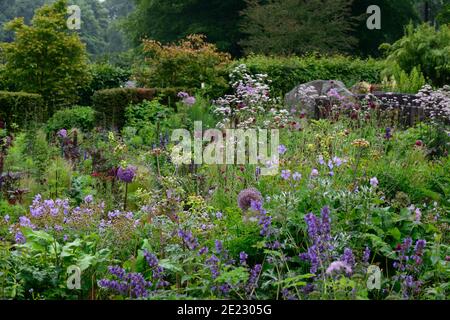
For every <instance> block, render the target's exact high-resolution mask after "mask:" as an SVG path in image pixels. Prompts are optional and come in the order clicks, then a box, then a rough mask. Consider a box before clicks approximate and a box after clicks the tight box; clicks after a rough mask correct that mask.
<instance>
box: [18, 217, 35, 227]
mask: <svg viewBox="0 0 450 320" xmlns="http://www.w3.org/2000/svg"><path fill="white" fill-rule="evenodd" d="M19 224H20V226H21V227H28V228H31V229H34V228H35V225H33V224H32V223H31V220H30V219H29V218H27V217H25V216H22V217H20V218H19Z"/></svg>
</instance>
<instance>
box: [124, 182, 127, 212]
mask: <svg viewBox="0 0 450 320" xmlns="http://www.w3.org/2000/svg"><path fill="white" fill-rule="evenodd" d="M127 199H128V183H125V199H124V201H123V211H127Z"/></svg>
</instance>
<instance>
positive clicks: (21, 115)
mask: <svg viewBox="0 0 450 320" xmlns="http://www.w3.org/2000/svg"><path fill="white" fill-rule="evenodd" d="M0 120H1V121H4V122H5V123H6V126H7V127H11V125H12V124H13V123H15V124H17V125H18V126H19V127H24V126H26V125H27V124H29V123H31V122H36V123H41V122H44V121H45V120H47V110H46V107H45V104H44V100H43V99H42V96H41V95H39V94H34V93H26V92H8V91H0Z"/></svg>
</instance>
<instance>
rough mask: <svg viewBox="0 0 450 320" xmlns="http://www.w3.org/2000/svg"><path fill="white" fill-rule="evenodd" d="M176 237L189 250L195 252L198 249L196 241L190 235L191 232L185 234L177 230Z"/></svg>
mask: <svg viewBox="0 0 450 320" xmlns="http://www.w3.org/2000/svg"><path fill="white" fill-rule="evenodd" d="M178 236H179V237H180V238H181V239H182V240H183V243H184V244H185V245H186V246H187V247H188V248H189V250H195V249H196V248H197V247H198V240H197V239H196V238H195V237H194V236H193V235H192V232H191V231H188V232H185V231H183V230H178Z"/></svg>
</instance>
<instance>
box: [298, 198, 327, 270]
mask: <svg viewBox="0 0 450 320" xmlns="http://www.w3.org/2000/svg"><path fill="white" fill-rule="evenodd" d="M305 222H306V225H307V231H308V238H309V240H310V242H311V245H310V246H309V248H308V251H307V252H306V253H303V254H300V258H301V259H302V260H306V261H309V262H310V264H311V268H310V272H311V273H314V274H315V273H316V272H317V271H318V268H319V266H320V265H321V264H322V265H323V264H324V263H325V262H327V261H329V260H330V255H331V251H332V249H333V246H332V245H331V218H330V209H329V208H328V207H324V208H323V209H322V212H321V218H320V219H319V218H318V217H316V216H315V215H314V214H313V213H308V214H307V215H306V216H305Z"/></svg>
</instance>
